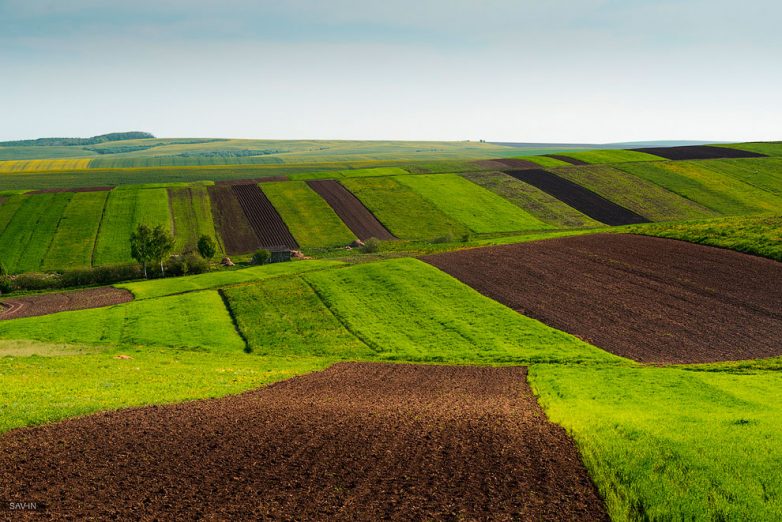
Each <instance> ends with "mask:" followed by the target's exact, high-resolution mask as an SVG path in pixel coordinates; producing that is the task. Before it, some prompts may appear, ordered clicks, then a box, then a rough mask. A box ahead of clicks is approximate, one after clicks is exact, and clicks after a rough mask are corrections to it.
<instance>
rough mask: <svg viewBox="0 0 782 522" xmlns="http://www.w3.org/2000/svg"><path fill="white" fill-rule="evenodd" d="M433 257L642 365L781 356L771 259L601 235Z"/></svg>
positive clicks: (524, 309)
mask: <svg viewBox="0 0 782 522" xmlns="http://www.w3.org/2000/svg"><path fill="white" fill-rule="evenodd" d="M424 260H425V261H427V262H429V263H431V264H433V265H434V266H436V267H438V268H440V269H442V270H444V271H446V272H448V273H449V274H451V275H453V276H454V277H456V278H458V279H460V280H461V281H463V282H465V283H467V284H468V285H470V286H472V287H473V288H475V289H476V290H478V291H479V292H481V293H483V294H484V295H487V296H489V297H491V298H493V299H496V300H497V301H499V302H501V303H503V304H505V305H507V306H509V307H511V308H513V309H514V310H517V311H519V312H521V313H523V314H525V315H528V316H530V317H534V318H535V319H539V320H540V321H542V322H544V323H546V324H548V325H550V326H553V327H554V328H558V329H560V330H564V331H566V332H569V333H571V334H574V335H576V336H578V337H580V338H582V339H584V340H586V341H588V342H590V343H592V344H594V345H595V346H599V347H600V348H603V349H605V350H608V351H610V352H612V353H615V354H617V355H621V356H624V357H629V358H632V359H635V360H637V361H642V362H654V363H701V362H715V361H729V360H741V359H754V358H761V357H772V356H777V355H782V342H781V340H782V263H779V262H777V261H772V260H770V259H763V258H759V257H754V256H749V255H746V254H741V253H738V252H733V251H729V250H723V249H718V248H714V247H708V246H702V245H696V244H692V243H686V242H683V241H676V240H672V239H660V238H652V237H643V236H632V235H619V234H596V235H588V236H579V237H569V238H560V239H551V240H546V241H537V242H532V243H524V244H517V245H508V246H499V247H490V248H479V249H473V250H463V251H460V252H451V253H446V254H438V255H433V256H428V257H425V258H424Z"/></svg>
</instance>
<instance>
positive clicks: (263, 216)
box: [231, 184, 299, 248]
mask: <svg viewBox="0 0 782 522" xmlns="http://www.w3.org/2000/svg"><path fill="white" fill-rule="evenodd" d="M231 190H233V192H234V194H236V199H238V200H239V204H240V205H241V206H242V210H244V214H245V215H246V216H247V220H248V221H249V222H250V226H252V227H253V230H254V231H255V235H257V236H258V239H259V240H260V242H261V246H262V247H267V248H268V247H279V246H284V247H288V248H298V247H299V244H298V243H297V242H296V240H295V239H293V235H292V234H291V233H290V231H289V230H288V227H287V226H285V222H284V221H283V220H282V217H280V214H279V213H278V212H277V209H275V208H274V205H272V203H271V201H269V198H267V197H266V194H264V193H263V191H262V190H261V189H260V188H259V187H258V185H256V184H252V185H233V186H232V187H231Z"/></svg>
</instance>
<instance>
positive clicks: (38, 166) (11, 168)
mask: <svg viewBox="0 0 782 522" xmlns="http://www.w3.org/2000/svg"><path fill="white" fill-rule="evenodd" d="M89 166H90V159H89V158H67V159H62V158H61V159H30V160H8V161H0V175H2V174H4V173H6V172H40V171H49V170H76V169H86V168H88V167H89Z"/></svg>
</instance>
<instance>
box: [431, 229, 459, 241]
mask: <svg viewBox="0 0 782 522" xmlns="http://www.w3.org/2000/svg"><path fill="white" fill-rule="evenodd" d="M453 241H454V237H453V234H452V233H451V232H448V233H447V234H445V235H444V236H440V237H436V238H434V239H433V240H432V243H453Z"/></svg>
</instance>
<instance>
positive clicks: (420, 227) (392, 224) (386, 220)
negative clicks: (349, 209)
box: [341, 177, 468, 240]
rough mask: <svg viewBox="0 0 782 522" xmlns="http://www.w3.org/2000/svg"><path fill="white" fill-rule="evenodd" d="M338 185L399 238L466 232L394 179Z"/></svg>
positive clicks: (368, 180) (440, 235)
mask: <svg viewBox="0 0 782 522" xmlns="http://www.w3.org/2000/svg"><path fill="white" fill-rule="evenodd" d="M341 183H342V184H343V185H344V186H345V187H346V188H347V189H348V190H349V191H350V192H352V193H353V195H355V196H356V197H357V198H358V199H359V200H361V203H363V204H364V206H366V207H367V208H368V209H369V210H370V211H372V213H373V214H374V215H375V217H377V219H378V220H379V221H380V222H381V223H382V224H383V225H384V226H385V227H386V228H387V229H388V230H389V231H390V232H391V233H392V234H393V235H395V236H396V237H398V238H403V239H429V240H431V239H435V238H438V237H447V236H448V235H453V236H455V237H458V236H459V235H461V234H464V233H466V232H467V231H468V229H467V227H466V226H464V225H463V224H462V223H460V222H459V221H457V220H456V219H454V218H452V217H449V216H447V215H446V214H444V213H443V212H441V211H440V210H439V209H438V208H437V207H435V206H434V205H433V204H432V203H430V202H429V201H427V200H426V199H424V198H423V197H421V196H420V195H418V193H416V192H414V191H413V190H412V189H411V188H410V187H408V186H406V185H403V184H402V183H400V182H399V180H397V179H396V178H395V177H384V178H369V179H367V178H361V179H343V180H342V181H341Z"/></svg>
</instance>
